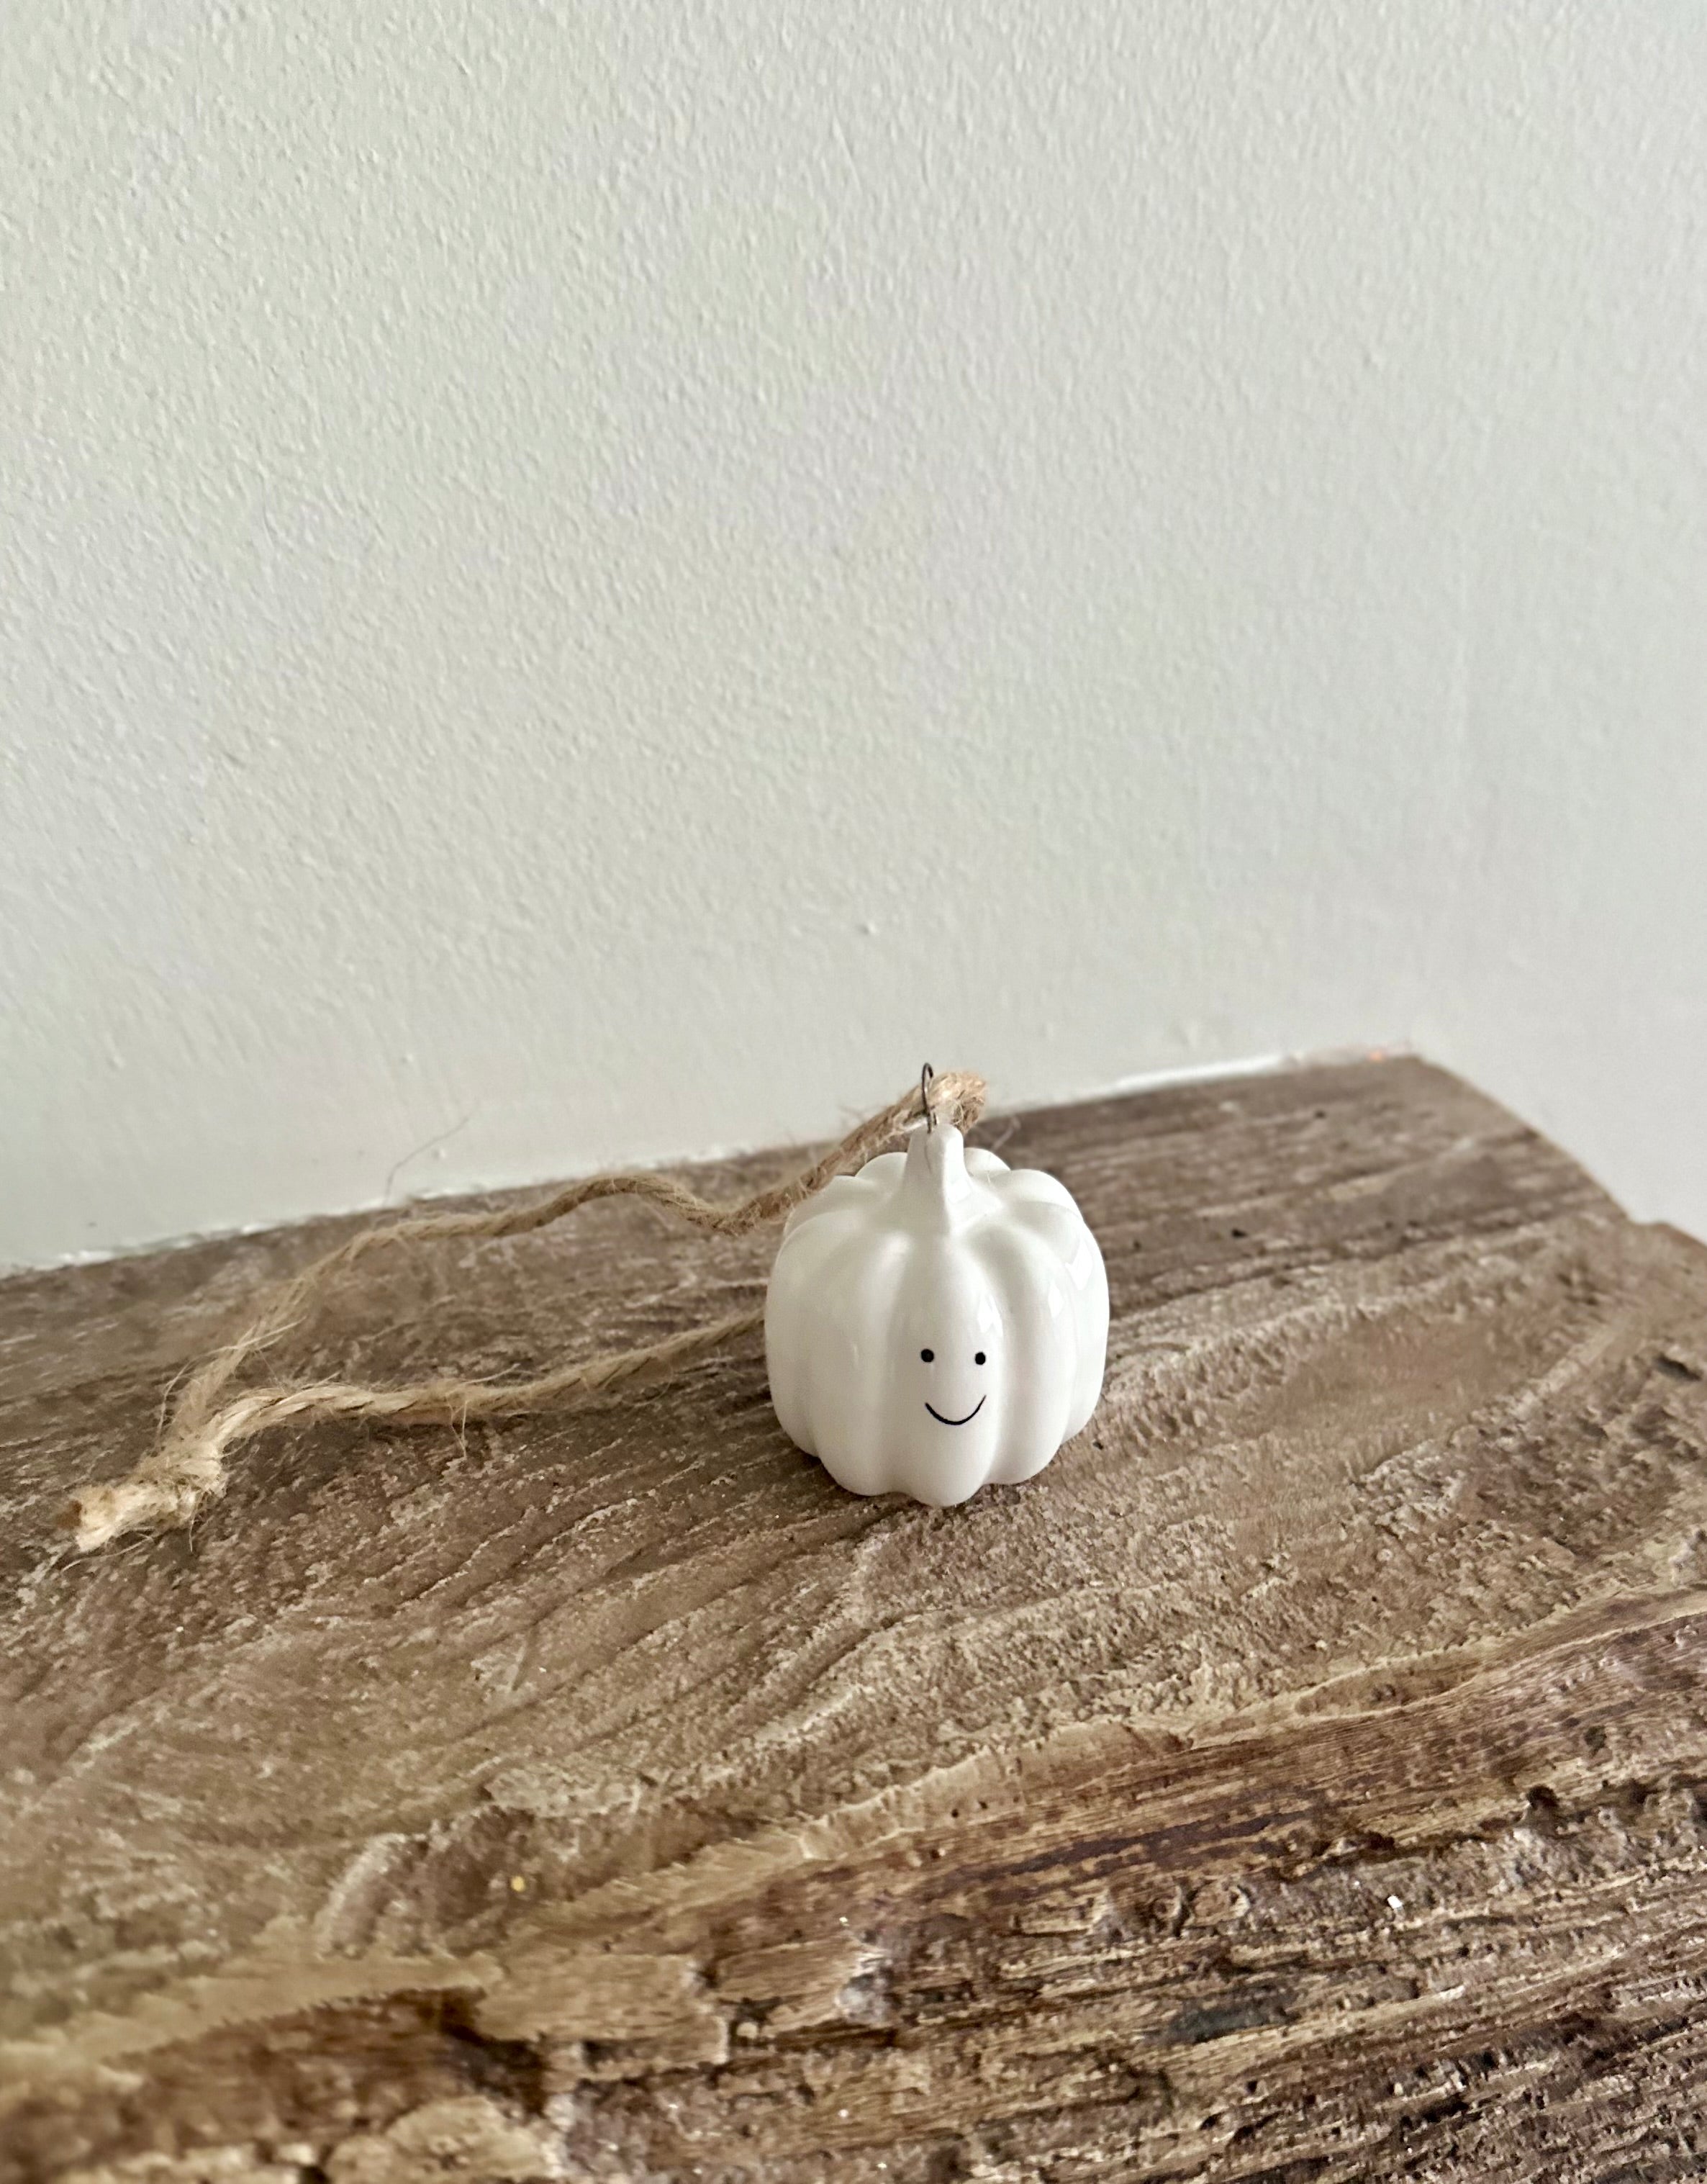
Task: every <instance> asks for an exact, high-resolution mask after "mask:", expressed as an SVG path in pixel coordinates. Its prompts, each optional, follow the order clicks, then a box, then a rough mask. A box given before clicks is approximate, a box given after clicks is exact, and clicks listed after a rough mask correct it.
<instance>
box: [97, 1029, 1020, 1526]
mask: <svg viewBox="0 0 1707 2184" xmlns="http://www.w3.org/2000/svg"><path fill="white" fill-rule="evenodd" d="M985 1089H986V1088H985V1084H984V1080H983V1078H981V1077H978V1076H975V1075H973V1074H971V1073H970V1072H968V1071H963V1070H954V1071H950V1072H948V1073H946V1074H944V1075H942V1076H937V1075H935V1074H933V1073H932V1072H931V1069H930V1068H929V1067H928V1066H927V1067H926V1070H925V1072H924V1073H923V1075H922V1076H921V1078H920V1082H919V1084H918V1085H917V1086H915V1088H914V1089H911V1090H909V1092H907V1093H906V1094H905V1095H904V1096H903V1097H902V1098H900V1099H899V1100H892V1101H891V1102H890V1104H889V1106H887V1107H884V1108H881V1109H880V1110H879V1111H878V1112H877V1113H876V1114H875V1115H868V1116H867V1117H866V1118H865V1121H864V1122H863V1123H859V1124H858V1125H857V1126H856V1127H855V1128H853V1129H852V1130H850V1131H849V1132H848V1134H847V1136H846V1137H844V1138H842V1139H841V1140H840V1142H839V1143H838V1144H837V1145H832V1146H831V1149H830V1151H828V1152H826V1154H824V1155H823V1156H822V1157H821V1158H820V1159H819V1160H816V1161H815V1162H813V1163H812V1164H811V1166H810V1167H807V1168H804V1169H803V1170H802V1171H801V1173H799V1174H798V1175H796V1176H792V1177H790V1178H788V1179H787V1181H785V1182H782V1183H778V1184H770V1186H768V1187H767V1188H766V1189H765V1190H758V1191H754V1192H753V1194H752V1195H751V1196H750V1197H748V1198H742V1199H734V1200H731V1201H726V1202H720V1201H716V1200H712V1199H705V1198H700V1197H698V1196H696V1195H695V1194H694V1193H693V1192H692V1191H691V1190H688V1189H687V1185H686V1184H681V1183H678V1182H677V1181H676V1178H674V1177H673V1176H668V1175H661V1174H659V1173H654V1172H653V1171H650V1170H647V1169H637V1170H630V1171H626V1172H624V1173H617V1174H611V1175H594V1176H587V1177H586V1178H583V1179H582V1180H581V1181H580V1182H578V1183H570V1184H564V1186H563V1188H562V1189H561V1190H554V1191H553V1192H552V1193H551V1194H550V1195H548V1196H547V1197H545V1198H541V1199H536V1200H535V1201H533V1202H532V1203H531V1204H530V1205H525V1206H509V1207H505V1208H501V1209H499V1210H498V1211H496V1212H445V1213H418V1214H413V1215H409V1216H407V1217H404V1218H403V1219H402V1220H399V1221H392V1222H386V1223H381V1224H380V1225H379V1226H377V1227H375V1228H372V1229H363V1230H361V1231H360V1232H359V1234H356V1235H354V1236H352V1237H351V1238H350V1239H349V1240H348V1242H346V1243H342V1244H340V1245H338V1246H337V1247H336V1249H335V1250H333V1251H328V1252H326V1253H325V1255H324V1256H322V1257H320V1258H319V1259H316V1260H314V1261H313V1262H312V1263H311V1264H309V1266H307V1267H305V1268H303V1271H302V1272H301V1273H299V1274H295V1275H292V1276H291V1277H290V1278H289V1279H286V1280H285V1281H283V1282H281V1283H278V1284H275V1286H274V1287H273V1288H272V1289H271V1290H269V1291H267V1292H266V1294H265V1295H264V1298H263V1301H262V1303H261V1306H260V1308H259V1311H258V1312H256V1313H255V1315H254V1317H253V1318H252V1319H251V1320H250V1321H249V1323H248V1324H247V1326H246V1327H245V1328H244V1329H242V1332H241V1333H240V1334H238V1335H237V1336H236V1338H235V1340H232V1341H231V1342H230V1343H228V1344H227V1345H226V1346H225V1348H224V1349H223V1350H221V1351H219V1352H218V1353H217V1354H216V1355H215V1356H214V1357H211V1358H209V1361H208V1362H207V1363H206V1364H204V1365H203V1366H202V1367H201V1368H199V1369H198V1370H197V1372H195V1373H192V1375H191V1377H190V1379H188V1380H187V1381H186V1383H185V1385H184V1388H183V1391H182V1393H181V1395H180V1396H179V1398H178V1401H177V1403H176V1405H175V1407H174V1409H173V1412H172V1414H171V1417H170V1420H169V1421H168V1423H167V1424H166V1427H165V1429H164V1432H163V1434H162V1435H161V1437H160V1440H159V1441H158V1445H157V1446H155V1448H154V1449H153V1451H151V1452H150V1453H149V1454H148V1455H147V1456H145V1457H143V1458H142V1462H141V1463H139V1464H138V1465H137V1466H136V1469H135V1470H134V1471H132V1472H131V1473H130V1474H129V1475H128V1476H127V1477H125V1478H124V1479H119V1480H117V1481H115V1482H114V1483H113V1484H111V1485H87V1486H85V1487H82V1488H81V1489H80V1490H78V1492H77V1493H76V1494H75V1495H74V1496H73V1497H72V1502H71V1507H70V1509H69V1510H68V1511H67V1513H66V1518H65V1521H66V1523H67V1524H68V1525H69V1526H70V1528H71V1529H74V1530H75V1533H76V1535H77V1545H78V1546H80V1547H82V1548H85V1549H93V1548H96V1547H102V1546H106V1545H108V1542H109V1541H113V1540H116V1539H118V1538H120V1536H121V1535H123V1534H125V1533H126V1532H131V1531H136V1530H140V1529H161V1530H165V1529H170V1528H172V1527H174V1526H176V1525H184V1524H189V1523H190V1521H191V1519H192V1518H193V1517H194V1516H195V1514H196V1512H197V1510H198V1509H199V1508H200V1507H202V1505H203V1503H204V1502H211V1501H215V1500H217V1499H218V1497H219V1496H220V1495H221V1494H223V1493H224V1492H225V1487H226V1485H227V1482H228V1471H227V1463H226V1459H227V1457H228V1455H229V1454H230V1452H231V1451H232V1450H233V1449H236V1448H237V1447H240V1446H242V1443H243V1442H245V1441H247V1440H253V1438H254V1436H255V1435H257V1434H259V1433H263V1432H264V1431H266V1429H268V1428H269V1427H271V1426H275V1425H285V1424H289V1423H291V1422H292V1421H293V1420H298V1419H314V1418H365V1419H369V1420H373V1421H384V1422H389V1423H390V1424H394V1425H450V1426H454V1427H457V1428H458V1429H461V1428H462V1427H464V1426H465V1425H467V1424H470V1423H471V1422H473V1421H476V1420H485V1419H495V1418H525V1417H528V1416H530V1415H537V1413H538V1412H542V1411H544V1410H547V1409H548V1408H550V1407H552V1406H553V1405H554V1404H556V1403H559V1402H560V1401H563V1400H564V1398H565V1397H567V1396H572V1395H592V1394H597V1393H599V1392H602V1391H603V1390H608V1389H611V1388H614V1387H618V1386H620V1385H623V1384H625V1383H626V1382H628V1381H631V1380H635V1379H641V1378H642V1377H648V1378H651V1377H661V1376H662V1375H664V1373H668V1372H669V1371H670V1369H671V1368H674V1367H676V1366H677V1365H680V1364H681V1363H683V1362H686V1361H687V1359H689V1358H692V1357H698V1356H700V1355H701V1354H702V1353H703V1352H705V1351H710V1350H714V1349H715V1348H717V1347H718V1346H720V1344H722V1343H724V1342H726V1341H728V1340H731V1337H733V1336H735V1335H737V1334H748V1333H750V1332H751V1331H752V1330H753V1329H755V1328H758V1327H761V1326H763V1324H764V1322H765V1314H764V1312H763V1310H762V1309H761V1310H759V1311H756V1312H739V1313H736V1314H734V1315H733V1316H731V1318H726V1319H720V1320H715V1321H713V1322H711V1323H709V1325H707V1326H704V1327H694V1328H687V1329H684V1330H683V1331H682V1332H681V1333H680V1334H670V1335H666V1336H665V1337H664V1339H663V1340H661V1341H659V1342H652V1343H648V1344H646V1345H644V1346H642V1347H641V1348H639V1349H634V1350H617V1351H606V1352H605V1353H604V1354H603V1356H600V1357H589V1358H586V1359H583V1360H581V1361H579V1362H575V1363H572V1364H565V1365H559V1366H558V1367H556V1368H553V1370H552V1371H550V1372H548V1373H540V1374H538V1375H537V1377H535V1378H534V1379H527V1380H510V1381H503V1380H498V1381H493V1380H468V1379H458V1378H456V1377H455V1376H453V1375H451V1376H446V1377H442V1378H440V1379H433V1380H420V1381H416V1382H414V1383H413V1384H411V1385H406V1386H403V1387H397V1388H384V1387H369V1386H364V1385H362V1384H360V1383H359V1382H355V1381H345V1380H311V1381H303V1382H294V1383H292V1382H279V1383H276V1384H275V1385H271V1386H265V1387H258V1388H250V1389H247V1390H245V1391H244V1392H243V1393H242V1394H241V1395H236V1396H232V1395H231V1394H230V1392H229V1391H230V1390H231V1385H232V1383H233V1382H234V1381H235V1380H236V1379H237V1377H238V1375H239V1373H242V1369H243V1368H244V1367H245V1366H246V1365H247V1363H248V1362H249V1361H250V1359H251V1358H253V1357H254V1356H255V1354H256V1352H257V1351H261V1350H264V1349H265V1348H266V1347H267V1346H269V1345H270V1344H271V1343H273V1342H275V1341H277V1340H278V1339H279V1338H280V1337H281V1335H282V1334H285V1333H286V1331H287V1330H288V1329H291V1328H292V1327H293V1326H295V1325H296V1324H297V1322H298V1321H299V1320H300V1319H301V1318H302V1317H303V1314H304V1312H306V1311H307V1309H308V1308H309V1306H310V1305H311V1304H312V1303H313V1302H314V1301H315V1300H316V1299H317V1298H318V1296H319V1295H320V1292H321V1290H324V1289H325V1286H326V1284H327V1283H328V1282H329V1281H331V1279H333V1278H334V1277H335V1276H336V1275H339V1274H343V1273H348V1271H349V1270H350V1268H353V1267H355V1266H357V1265H359V1263H360V1262H361V1261H362V1260H364V1259H365V1258H366V1257H367V1256H369V1255H370V1253H371V1252H375V1251H392V1250H395V1249H397V1248H398V1247H399V1246H401V1245H413V1244H425V1243H431V1242H435V1241H437V1240H441V1239H442V1238H445V1237H451V1236H469V1237H480V1238H497V1237H503V1236H525V1235H528V1234H531V1233H532V1231H533V1230H535V1229H544V1228H547V1227H548V1226H549V1225H550V1224H551V1223H553V1222H554V1221H560V1220H562V1219H564V1217H565V1216H566V1215H568V1214H570V1213H573V1212H576V1211H577V1209H578V1208H580V1207H581V1206H587V1205H590V1204H591V1203H592V1201H593V1200H595V1199H598V1198H615V1197H619V1196H629V1197H636V1198H643V1199H645V1200H647V1201H648V1202H649V1203H651V1204H652V1205H653V1206H657V1207H658V1208H659V1211H660V1212H665V1213H672V1214H675V1215H676V1216H677V1217H679V1218H681V1219H682V1220H684V1221H686V1222H687V1223H690V1225H691V1226H692V1227H693V1228H696V1229H702V1230H703V1231H704V1232H705V1233H706V1234H709V1235H714V1236H744V1235H746V1234H748V1233H749V1232H750V1231H751V1230H753V1229H759V1228H762V1227H764V1226H765V1224H766V1223H769V1222H772V1221H779V1220H781V1219H782V1218H783V1217H784V1216H785V1215H787V1214H788V1213H791V1212H792V1211H793V1210H794V1208H795V1207H796V1206H799V1205H801V1204H802V1203H803V1201H805V1200H807V1199H808V1198H809V1197H811V1196H812V1195H813V1193H814V1192H815V1191H818V1190H822V1189H823V1187H824V1185H825V1184H826V1183H829V1182H830V1181H831V1180H832V1179H833V1178H835V1177H837V1176H838V1175H846V1174H848V1173H849V1172H850V1171H851V1170H853V1169H854V1168H856V1167H862V1166H863V1165H864V1164H865V1162H866V1161H868V1160H870V1159H871V1158H872V1157H873V1156H874V1155H876V1154H877V1153H880V1152H881V1151H883V1150H884V1148H885V1147H886V1146H887V1145H891V1144H892V1143H893V1142H894V1140H895V1139H897V1138H898V1137H899V1136H900V1135H901V1134H902V1133H903V1132H904V1130H905V1129H906V1128H908V1127H909V1124H912V1123H916V1122H918V1121H919V1120H920V1117H921V1115H922V1117H923V1119H924V1120H925V1122H926V1123H927V1125H928V1126H929V1127H931V1128H935V1127H936V1124H937V1120H938V1118H939V1117H946V1118H947V1119H949V1120H952V1121H954V1122H955V1123H958V1124H959V1127H960V1128H962V1129H963V1130H969V1129H970V1128H971V1127H972V1125H973V1123H976V1121H977V1119H978V1117H979V1116H980V1115H981V1113H982V1112H983V1109H984V1099H985Z"/></svg>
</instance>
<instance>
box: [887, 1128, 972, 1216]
mask: <svg viewBox="0 0 1707 2184" xmlns="http://www.w3.org/2000/svg"><path fill="white" fill-rule="evenodd" d="M972 1197H973V1184H972V1178H971V1177H970V1175H968V1174H967V1173H966V1140H965V1138H964V1137H962V1136H961V1134H960V1133H959V1130H957V1129H956V1128H955V1127H954V1124H953V1123H937V1125H936V1127H935V1128H926V1125H925V1124H924V1123H920V1124H919V1125H918V1126H917V1127H916V1128H915V1129H914V1130H913V1131H912V1132H911V1133H910V1134H909V1137H908V1140H907V1166H906V1169H905V1171H904V1173H903V1175H902V1178H901V1201H902V1204H903V1205H904V1206H905V1207H906V1208H907V1211H908V1212H909V1215H910V1216H911V1217H912V1218H913V1219H914V1220H915V1221H917V1222H919V1223H920V1224H921V1225H922V1226H925V1227H928V1228H932V1229H954V1228H957V1227H958V1226H959V1223H960V1222H961V1221H963V1220H964V1219H965V1217H966V1215H967V1214H968V1213H970V1212H971V1210H972V1206H971V1201H972Z"/></svg>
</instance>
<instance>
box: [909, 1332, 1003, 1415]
mask: <svg viewBox="0 0 1707 2184" xmlns="http://www.w3.org/2000/svg"><path fill="white" fill-rule="evenodd" d="M919 1358H920V1363H921V1364H925V1365H934V1364H935V1363H936V1362H937V1353H936V1351H934V1350H921V1351H920V1352H919ZM972 1362H973V1363H974V1364H975V1365H982V1364H985V1363H987V1362H988V1361H987V1357H986V1356H985V1353H984V1352H983V1351H981V1350H980V1351H978V1352H977V1353H976V1355H975V1356H974V1357H973V1359H972ZM985 1400H986V1399H985V1397H984V1396H979V1398H978V1400H977V1401H976V1403H974V1404H973V1406H972V1407H971V1409H970V1411H968V1412H967V1413H966V1415H965V1418H944V1417H943V1415H942V1412H941V1411H939V1410H938V1409H937V1406H936V1405H935V1404H934V1403H932V1402H930V1401H927V1402H926V1405H925V1407H926V1410H927V1411H929V1412H930V1413H931V1417H932V1418H935V1420H936V1421H937V1424H938V1425H939V1426H969V1425H970V1424H971V1423H972V1421H973V1419H974V1418H976V1417H977V1415H978V1413H979V1412H980V1411H981V1410H982V1409H983V1407H984V1403H985Z"/></svg>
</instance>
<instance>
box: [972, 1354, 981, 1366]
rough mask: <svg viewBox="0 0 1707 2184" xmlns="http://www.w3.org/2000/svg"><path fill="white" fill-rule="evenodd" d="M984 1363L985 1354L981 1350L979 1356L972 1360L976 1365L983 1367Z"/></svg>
mask: <svg viewBox="0 0 1707 2184" xmlns="http://www.w3.org/2000/svg"><path fill="white" fill-rule="evenodd" d="M972 1362H973V1363H974V1364H975V1365H981V1364H982V1363H983V1362H984V1353H983V1351H979V1352H978V1354H977V1356H976V1357H975V1358H974V1359H973V1360H972Z"/></svg>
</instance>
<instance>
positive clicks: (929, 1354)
mask: <svg viewBox="0 0 1707 2184" xmlns="http://www.w3.org/2000/svg"><path fill="white" fill-rule="evenodd" d="M919 1355H920V1357H922V1358H923V1359H924V1361H925V1362H926V1364H927V1365H928V1364H930V1363H931V1361H932V1360H933V1359H934V1358H935V1357H936V1355H937V1353H936V1351H934V1350H921V1351H920V1352H919Z"/></svg>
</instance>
